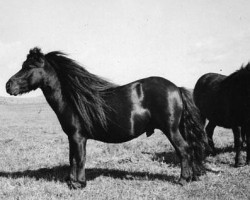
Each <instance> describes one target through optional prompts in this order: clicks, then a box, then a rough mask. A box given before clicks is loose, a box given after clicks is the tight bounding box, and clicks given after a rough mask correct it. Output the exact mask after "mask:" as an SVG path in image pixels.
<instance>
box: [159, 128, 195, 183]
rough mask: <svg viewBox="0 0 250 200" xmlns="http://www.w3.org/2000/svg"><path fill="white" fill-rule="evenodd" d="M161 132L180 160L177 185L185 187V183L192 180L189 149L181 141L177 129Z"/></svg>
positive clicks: (181, 138)
mask: <svg viewBox="0 0 250 200" xmlns="http://www.w3.org/2000/svg"><path fill="white" fill-rule="evenodd" d="M163 132H164V134H165V135H166V136H167V137H168V139H169V141H170V142H171V144H172V145H173V146H174V148H175V150H176V153H177V155H178V156H179V158H180V161H181V176H180V179H179V184H181V185H185V184H186V183H187V182H189V181H191V180H192V179H193V177H192V176H193V174H192V156H191V155H192V154H191V149H190V147H189V145H188V143H187V142H186V141H185V140H184V139H183V137H182V135H181V134H180V131H179V130H178V129H176V130H170V131H163Z"/></svg>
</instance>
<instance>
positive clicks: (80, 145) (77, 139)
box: [67, 132, 87, 189]
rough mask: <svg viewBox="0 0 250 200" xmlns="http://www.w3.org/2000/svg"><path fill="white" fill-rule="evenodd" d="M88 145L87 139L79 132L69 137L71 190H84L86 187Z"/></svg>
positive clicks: (69, 184) (69, 179) (69, 181)
mask: <svg viewBox="0 0 250 200" xmlns="http://www.w3.org/2000/svg"><path fill="white" fill-rule="evenodd" d="M86 143H87V139H86V138H85V137H83V136H82V135H81V134H80V133H79V132H77V133H75V134H74V135H73V136H69V160H70V173H69V178H68V181H67V182H68V186H69V187H70V188H71V189H78V188H84V187H85V186H86V177H85V161H86Z"/></svg>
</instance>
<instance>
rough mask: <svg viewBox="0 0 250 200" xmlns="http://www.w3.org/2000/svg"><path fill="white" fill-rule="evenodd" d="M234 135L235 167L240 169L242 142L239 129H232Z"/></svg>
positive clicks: (241, 163)
mask: <svg viewBox="0 0 250 200" xmlns="http://www.w3.org/2000/svg"><path fill="white" fill-rule="evenodd" d="M233 133H234V148H235V153H236V155H235V167H240V166H242V165H243V162H244V161H243V157H242V152H241V151H242V148H243V140H242V131H241V128H240V127H233Z"/></svg>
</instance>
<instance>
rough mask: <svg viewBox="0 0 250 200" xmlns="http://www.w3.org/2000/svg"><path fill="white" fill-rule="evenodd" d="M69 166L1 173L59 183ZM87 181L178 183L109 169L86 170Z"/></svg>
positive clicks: (168, 178)
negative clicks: (106, 179) (108, 179)
mask: <svg viewBox="0 0 250 200" xmlns="http://www.w3.org/2000/svg"><path fill="white" fill-rule="evenodd" d="M68 171H69V166H68V165H64V166H56V167H53V168H41V169H37V170H25V171H20V172H1V171H0V177H6V178H13V179H17V178H23V177H29V178H34V179H36V180H40V179H43V180H47V181H59V182H66V177H67V176H68ZM85 172H86V179H87V181H89V180H94V179H95V178H97V177H99V176H107V177H112V178H115V179H125V180H134V179H135V180H162V181H168V182H173V183H176V178H177V177H175V176H171V175H164V174H155V173H149V172H128V171H124V170H119V169H107V168H104V169H103V168H91V169H86V170H85Z"/></svg>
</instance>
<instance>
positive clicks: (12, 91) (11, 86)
mask: <svg viewBox="0 0 250 200" xmlns="http://www.w3.org/2000/svg"><path fill="white" fill-rule="evenodd" d="M17 90H18V88H17V87H14V82H13V81H12V80H11V79H10V80H9V81H8V82H7V83H6V92H7V93H9V94H10V95H17Z"/></svg>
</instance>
